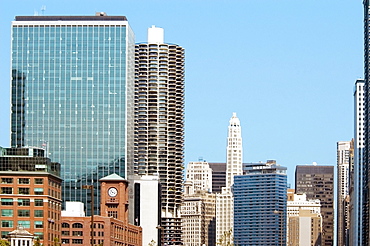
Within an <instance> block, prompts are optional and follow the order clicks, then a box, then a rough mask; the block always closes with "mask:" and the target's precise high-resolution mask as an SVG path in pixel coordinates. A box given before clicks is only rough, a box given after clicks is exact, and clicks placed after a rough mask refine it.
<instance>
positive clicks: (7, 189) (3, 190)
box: [1, 187, 13, 194]
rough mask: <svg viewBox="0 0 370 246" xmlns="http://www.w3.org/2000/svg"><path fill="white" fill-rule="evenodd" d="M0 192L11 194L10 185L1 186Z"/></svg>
mask: <svg viewBox="0 0 370 246" xmlns="http://www.w3.org/2000/svg"><path fill="white" fill-rule="evenodd" d="M1 194H13V188H12V187H1Z"/></svg>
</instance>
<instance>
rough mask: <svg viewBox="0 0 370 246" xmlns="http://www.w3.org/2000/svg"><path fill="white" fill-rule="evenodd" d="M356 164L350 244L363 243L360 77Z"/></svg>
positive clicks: (356, 102)
mask: <svg viewBox="0 0 370 246" xmlns="http://www.w3.org/2000/svg"><path fill="white" fill-rule="evenodd" d="M353 96H354V106H355V107H354V114H355V115H354V118H355V126H354V129H355V137H354V164H353V179H352V180H353V181H352V182H353V192H352V193H351V194H350V196H351V207H352V209H351V216H350V218H351V223H350V226H351V228H350V244H351V245H362V242H363V241H362V239H363V235H362V234H363V231H362V225H363V210H362V204H363V198H364V195H363V191H364V177H365V176H364V175H365V174H364V163H363V150H364V142H365V138H364V127H363V126H364V109H365V108H364V107H365V106H364V80H362V79H358V80H357V81H356V83H355V92H354V95H353Z"/></svg>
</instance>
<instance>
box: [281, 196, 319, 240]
mask: <svg viewBox="0 0 370 246" xmlns="http://www.w3.org/2000/svg"><path fill="white" fill-rule="evenodd" d="M288 194H291V192H289V191H288ZM288 197H290V200H288V204H287V215H288V220H287V227H288V228H287V232H288V233H287V246H319V245H322V244H321V237H322V217H321V212H320V208H321V205H320V200H307V197H306V194H300V195H298V194H294V195H293V197H291V196H289V195H288Z"/></svg>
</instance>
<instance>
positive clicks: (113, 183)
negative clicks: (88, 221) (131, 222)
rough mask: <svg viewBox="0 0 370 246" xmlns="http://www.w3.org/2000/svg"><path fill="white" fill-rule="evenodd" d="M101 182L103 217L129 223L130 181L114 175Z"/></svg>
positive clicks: (100, 180)
mask: <svg viewBox="0 0 370 246" xmlns="http://www.w3.org/2000/svg"><path fill="white" fill-rule="evenodd" d="M99 182H100V188H101V194H100V197H101V199H100V211H101V215H102V216H106V217H113V218H116V219H119V220H121V221H124V222H126V223H128V181H127V180H125V179H124V178H122V177H120V176H118V175H117V174H115V173H114V174H111V175H109V176H106V177H104V178H101V179H99Z"/></svg>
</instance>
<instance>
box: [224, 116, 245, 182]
mask: <svg viewBox="0 0 370 246" xmlns="http://www.w3.org/2000/svg"><path fill="white" fill-rule="evenodd" d="M226 153H227V156H226V187H229V188H230V187H231V186H232V185H233V184H234V176H235V175H242V174H243V145H242V129H241V126H240V120H239V118H238V117H236V113H233V116H232V117H231V119H230V124H229V131H228V136H227V147H226Z"/></svg>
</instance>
